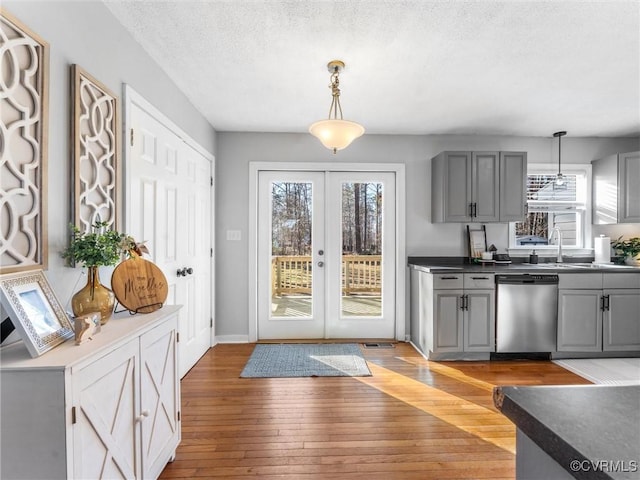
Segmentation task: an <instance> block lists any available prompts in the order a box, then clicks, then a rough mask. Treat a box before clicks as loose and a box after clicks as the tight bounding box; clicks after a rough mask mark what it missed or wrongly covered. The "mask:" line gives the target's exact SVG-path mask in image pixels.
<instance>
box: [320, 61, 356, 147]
mask: <svg viewBox="0 0 640 480" xmlns="http://www.w3.org/2000/svg"><path fill="white" fill-rule="evenodd" d="M327 69H328V70H329V72H331V76H330V77H329V80H330V81H331V85H329V88H331V97H332V98H331V106H330V107H329V118H328V119H327V120H320V121H319V122H315V123H314V124H312V125H311V126H310V127H309V133H311V135H313V136H314V137H317V138H318V140H320V141H321V142H322V144H323V145H324V146H325V147H327V148H328V149H330V150H333V153H334V154H335V153H336V152H337V151H338V150H342V149H343V148H347V147H348V146H349V145H350V144H351V142H353V141H354V140H355V139H356V138H358V137H360V136H361V135H362V134H363V133H364V127H363V126H362V125H360V124H359V123H356V122H350V121H349V120H344V119H343V118H342V106H341V105H340V88H339V87H340V79H339V76H340V73H341V72H342V70H344V62H343V61H341V60H332V61H331V62H329V63H328V64H327ZM338 112H339V113H340V117H339V118H338Z"/></svg>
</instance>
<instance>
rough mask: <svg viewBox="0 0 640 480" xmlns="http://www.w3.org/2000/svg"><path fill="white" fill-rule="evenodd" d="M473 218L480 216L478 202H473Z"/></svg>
mask: <svg viewBox="0 0 640 480" xmlns="http://www.w3.org/2000/svg"><path fill="white" fill-rule="evenodd" d="M471 216H472V217H474V218H475V217H477V216H478V204H477V203H476V202H473V215H471Z"/></svg>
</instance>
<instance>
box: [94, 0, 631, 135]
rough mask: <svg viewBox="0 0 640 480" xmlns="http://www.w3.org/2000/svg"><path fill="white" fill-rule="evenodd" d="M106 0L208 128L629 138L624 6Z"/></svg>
mask: <svg viewBox="0 0 640 480" xmlns="http://www.w3.org/2000/svg"><path fill="white" fill-rule="evenodd" d="M105 3H106V5H107V7H108V8H109V9H110V10H111V11H112V12H113V14H114V15H115V16H116V17H117V18H118V20H119V21H120V22H121V23H122V24H123V25H124V26H125V27H126V28H127V29H128V30H129V31H130V32H131V34H132V35H133V37H134V38H135V39H136V40H137V41H138V42H139V43H140V44H141V45H142V46H143V47H144V48H145V49H146V51H147V52H148V53H149V54H150V55H151V57H153V58H154V59H155V60H156V61H157V63H158V64H159V65H160V66H161V67H162V68H163V69H164V70H165V71H166V72H167V74H168V75H169V76H170V77H171V78H172V79H173V81H174V82H175V83H176V84H177V85H178V87H179V88H180V89H181V90H182V91H183V92H184V93H185V94H186V95H187V96H188V97H189V98H190V99H191V101H192V103H193V104H194V105H195V106H196V107H197V108H198V109H199V110H200V111H201V112H202V114H203V115H204V116H205V117H206V118H207V119H208V120H209V122H210V123H211V125H212V126H213V127H214V128H215V129H216V130H218V131H245V132H248V131H257V132H305V131H307V128H308V126H309V125H310V124H311V123H312V122H314V121H316V120H320V119H322V118H325V117H326V116H327V114H328V109H329V104H330V101H331V96H330V89H329V88H328V85H329V73H328V72H327V70H326V64H327V62H328V61H329V60H332V59H341V60H343V61H344V62H345V63H346V65H347V66H346V69H345V71H344V73H343V74H342V75H341V76H340V83H341V89H342V96H341V99H342V107H343V111H344V117H345V119H348V120H353V121H357V122H359V123H361V124H363V125H364V126H365V128H366V129H367V132H368V133H388V134H503V135H527V136H529V135H531V136H551V134H552V133H553V132H555V131H557V130H567V131H568V132H569V136H635V135H639V134H640V2H638V1H637V0H634V1H630V2H621V1H605V2H584V1H574V0H571V1H539V2H531V1H507V2H497V1H470V2H467V1H391V0H387V1H381V0H361V1H358V0H347V1H329V0H314V1H296V0H292V1H280V0H273V1H267V0H252V1H247V0H235V1H233V0H226V1H223V0H219V1H197V2H196V1H169V2H166V1H122V0H115V1H114V0H105Z"/></svg>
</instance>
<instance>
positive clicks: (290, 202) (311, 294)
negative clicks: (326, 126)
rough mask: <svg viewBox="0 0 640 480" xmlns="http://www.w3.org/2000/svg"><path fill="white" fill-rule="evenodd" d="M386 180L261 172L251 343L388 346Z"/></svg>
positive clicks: (390, 266) (391, 194)
mask: <svg viewBox="0 0 640 480" xmlns="http://www.w3.org/2000/svg"><path fill="white" fill-rule="evenodd" d="M395 211H396V209H395V174H394V173H390V172H331V171H326V172H323V171H304V172H291V171H260V172H259V174H258V268H257V271H258V338H259V339H302V338H394V336H395V301H396V299H395V291H396V289H395V282H396V279H395V275H396V269H395V258H396V255H395V253H396V252H395V222H396V219H395Z"/></svg>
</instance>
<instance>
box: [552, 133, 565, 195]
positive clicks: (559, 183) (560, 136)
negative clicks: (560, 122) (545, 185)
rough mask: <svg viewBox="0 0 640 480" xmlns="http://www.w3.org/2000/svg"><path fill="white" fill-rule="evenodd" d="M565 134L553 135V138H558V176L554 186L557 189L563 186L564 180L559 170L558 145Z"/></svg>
mask: <svg viewBox="0 0 640 480" xmlns="http://www.w3.org/2000/svg"><path fill="white" fill-rule="evenodd" d="M566 134H567V132H556V133H554V134H553V136H554V137H557V138H558V174H557V175H556V180H555V184H556V185H557V186H558V187H561V186H563V185H564V184H565V181H566V179H565V178H564V175H562V170H561V168H560V144H561V141H562V137H564V136H565V135H566Z"/></svg>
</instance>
